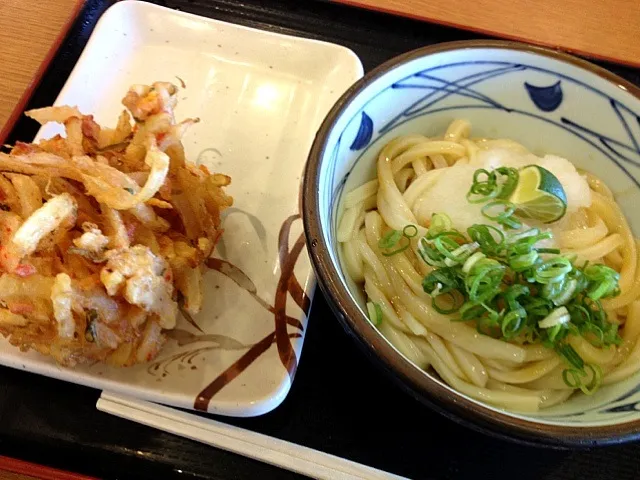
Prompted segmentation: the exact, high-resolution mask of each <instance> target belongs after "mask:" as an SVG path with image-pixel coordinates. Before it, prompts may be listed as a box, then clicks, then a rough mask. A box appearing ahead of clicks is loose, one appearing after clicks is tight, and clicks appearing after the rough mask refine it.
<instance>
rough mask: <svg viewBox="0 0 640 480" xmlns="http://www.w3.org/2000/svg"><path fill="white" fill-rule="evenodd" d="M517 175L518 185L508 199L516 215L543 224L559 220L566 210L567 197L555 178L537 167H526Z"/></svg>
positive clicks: (547, 171) (544, 169)
mask: <svg viewBox="0 0 640 480" xmlns="http://www.w3.org/2000/svg"><path fill="white" fill-rule="evenodd" d="M518 173H519V174H520V176H519V179H518V185H517V186H516V188H515V190H514V191H513V193H512V194H511V198H509V201H510V202H511V203H513V204H514V205H515V207H516V215H518V216H519V217H525V218H532V219H534V220H538V221H541V222H543V223H552V222H555V221H557V220H560V219H561V218H562V217H563V216H564V214H565V212H566V210H567V196H566V194H565V193H564V188H562V184H561V183H560V181H559V180H558V179H557V178H556V176H555V175H554V174H553V173H551V172H550V171H549V170H547V169H546V168H542V167H539V166H538V165H527V166H526V167H522V168H521V169H520V171H519V172H518Z"/></svg>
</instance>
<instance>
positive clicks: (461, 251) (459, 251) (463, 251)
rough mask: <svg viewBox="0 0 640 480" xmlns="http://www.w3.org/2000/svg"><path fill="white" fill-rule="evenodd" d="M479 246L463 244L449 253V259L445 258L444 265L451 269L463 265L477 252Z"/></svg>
mask: <svg viewBox="0 0 640 480" xmlns="http://www.w3.org/2000/svg"><path fill="white" fill-rule="evenodd" d="M478 247H479V245H478V244H477V243H475V242H474V243H465V244H464V245H461V246H459V247H458V248H456V249H455V250H454V251H453V252H451V256H452V257H454V258H455V259H453V258H451V257H447V258H446V259H445V260H444V263H445V265H446V266H447V267H453V266H454V265H458V264H460V263H463V262H464V261H465V260H466V259H467V258H469V257H470V256H471V254H472V253H474V252H475V251H476V250H478Z"/></svg>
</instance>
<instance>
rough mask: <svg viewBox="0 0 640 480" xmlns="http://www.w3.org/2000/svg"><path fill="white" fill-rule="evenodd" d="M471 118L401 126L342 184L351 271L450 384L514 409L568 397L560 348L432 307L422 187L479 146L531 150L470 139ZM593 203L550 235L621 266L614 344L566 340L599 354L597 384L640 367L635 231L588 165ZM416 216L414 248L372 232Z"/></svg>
mask: <svg viewBox="0 0 640 480" xmlns="http://www.w3.org/2000/svg"><path fill="white" fill-rule="evenodd" d="M470 127H471V125H470V124H469V122H467V121H465V120H455V121H453V122H452V123H451V124H450V125H449V127H448V128H447V130H446V133H445V134H444V136H443V137H442V138H427V137H424V136H422V135H407V136H401V137H398V138H395V139H393V140H392V141H390V142H389V143H387V144H386V145H385V146H384V148H383V149H382V151H381V152H380V154H379V156H378V160H377V179H376V180H372V181H370V182H367V183H365V184H364V185H361V186H359V187H357V188H355V189H354V190H352V191H351V192H349V193H347V194H346V196H345V199H344V202H343V206H342V207H343V215H342V218H341V220H340V224H339V228H338V232H337V237H338V241H339V242H340V246H341V248H342V252H341V253H342V259H343V264H344V267H345V268H346V271H347V273H348V275H349V276H350V277H351V278H352V280H354V282H356V283H357V284H359V285H363V286H364V292H365V293H366V296H367V299H368V301H372V302H375V303H377V304H379V305H380V307H381V310H382V313H383V321H382V322H381V323H380V324H379V326H378V329H379V330H380V332H381V333H382V334H383V335H384V336H385V337H386V338H387V339H388V340H389V341H390V342H391V343H392V344H393V345H394V346H395V347H396V348H397V349H398V350H399V351H400V352H401V353H402V354H404V355H405V356H406V357H407V358H408V359H409V360H411V361H412V362H414V363H415V364H416V365H418V366H419V367H420V368H422V369H425V370H426V369H428V368H429V367H430V366H431V367H433V369H434V370H435V371H436V372H437V373H438V374H439V376H440V377H441V378H442V379H443V380H444V381H445V382H446V383H447V384H449V385H450V386H451V387H452V388H454V389H456V390H458V391H459V392H462V393H464V394H466V395H468V396H470V397H472V398H475V399H478V400H481V401H485V402H487V403H489V404H492V405H495V406H498V407H503V408H506V409H509V410H515V411H524V412H526V411H537V410H539V409H541V408H547V407H550V406H552V405H556V404H559V403H561V402H564V401H565V400H566V399H567V398H569V396H571V394H572V393H573V390H572V389H571V388H569V387H568V386H567V385H566V384H565V383H564V381H563V379H562V371H563V369H565V368H566V364H565V363H564V361H563V360H562V359H561V358H560V357H559V356H558V354H557V353H556V352H555V351H553V350H551V349H547V348H545V347H543V346H542V345H533V344H529V345H519V344H516V343H509V342H507V341H504V340H498V339H494V338H492V337H490V336H487V335H483V334H480V333H478V331H477V330H476V328H475V327H474V326H472V325H469V324H465V323H461V322H453V321H451V317H450V316H447V315H443V314H440V313H438V312H436V311H435V310H434V309H433V308H432V307H431V297H430V296H429V295H428V294H427V293H425V292H424V291H423V289H422V279H423V277H424V276H425V275H427V274H428V273H429V272H430V271H431V269H432V267H430V266H429V265H427V264H426V263H425V262H424V261H422V260H421V259H420V258H419V256H418V254H417V239H418V238H419V237H421V236H423V235H424V234H425V233H426V230H427V229H426V228H425V227H426V226H427V225H428V222H429V220H430V219H429V218H421V216H420V209H419V208H414V207H415V206H417V205H419V203H420V196H421V193H422V192H424V191H425V190H426V189H427V188H428V187H429V186H430V185H432V184H433V182H436V181H437V178H438V175H439V173H440V172H441V171H442V169H446V168H448V167H449V166H451V165H453V164H454V163H460V162H465V163H467V162H469V160H470V159H473V158H475V155H477V153H478V152H479V151H480V150H482V149H489V148H507V149H511V150H513V151H516V152H518V153H526V152H527V150H526V149H525V148H524V147H523V146H522V145H520V144H518V143H516V142H513V141H511V140H504V139H501V140H490V139H471V138H469V133H470V130H471V128H470ZM584 175H585V176H586V178H587V180H588V183H589V187H590V188H591V193H592V204H591V206H590V207H589V208H582V209H580V210H578V211H577V212H576V213H574V214H572V217H571V218H570V219H569V221H568V222H566V224H567V225H569V227H568V229H567V230H564V231H562V232H560V234H559V235H557V237H556V241H557V242H559V244H560V248H561V249H562V250H563V251H565V252H566V251H567V250H571V251H573V252H576V253H578V254H579V255H582V256H583V257H584V258H588V259H589V260H591V261H592V262H597V263H604V264H606V265H608V266H610V267H612V268H614V269H616V270H617V271H618V272H620V289H621V294H620V295H619V296H617V297H614V298H611V299H606V300H603V302H602V303H603V306H604V308H605V311H606V312H607V314H608V316H609V321H612V322H616V323H618V324H620V330H619V332H620V335H621V337H622V340H623V341H622V343H621V345H619V346H617V347H616V346H610V347H606V348H604V347H603V348H596V347H594V346H592V345H591V344H590V343H589V342H588V341H586V340H585V339H583V338H582V337H580V336H570V337H569V342H570V343H571V345H572V346H573V347H574V348H575V350H576V351H577V352H578V353H579V354H580V356H581V357H582V358H583V359H584V360H585V361H586V362H588V363H597V364H598V365H600V366H601V368H602V370H603V373H604V380H603V384H605V385H606V384H611V383H615V382H620V381H622V380H624V379H626V378H628V377H629V376H631V375H633V374H634V373H635V372H637V371H638V370H640V300H638V297H639V295H640V268H637V267H638V252H639V248H638V246H637V245H638V243H637V242H638V240H636V238H635V237H634V235H633V233H632V232H631V230H630V228H629V225H628V223H627V221H626V219H625V217H624V215H623V213H622V212H621V210H620V208H619V206H618V205H617V203H616V202H615V200H614V197H613V195H612V193H611V191H610V190H609V188H607V186H606V185H604V184H603V182H602V181H601V180H599V179H598V178H596V177H595V176H594V175H592V174H589V173H584ZM409 224H412V225H416V226H417V228H418V235H416V236H415V237H414V238H413V239H412V241H411V248H408V249H406V250H405V251H403V252H401V253H398V254H395V255H392V256H384V255H382V254H381V252H380V250H379V248H378V241H379V239H380V238H381V236H382V235H384V233H385V232H386V231H387V230H388V229H396V230H402V229H403V228H404V227H405V226H407V225H409Z"/></svg>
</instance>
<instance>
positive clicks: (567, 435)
mask: <svg viewBox="0 0 640 480" xmlns="http://www.w3.org/2000/svg"><path fill="white" fill-rule="evenodd" d="M487 48H488V49H505V50H515V51H518V52H526V53H534V54H537V55H541V56H544V57H548V58H551V59H554V60H557V61H560V62H563V63H567V64H570V65H572V66H577V67H578V68H582V69H584V70H587V71H589V72H591V73H594V74H596V75H598V76H599V77H601V78H603V79H605V80H607V81H608V82H610V83H611V84H612V86H613V87H614V88H619V89H622V90H625V91H626V92H627V93H629V94H630V95H632V96H634V97H636V98H637V99H638V100H639V101H640V87H638V86H636V85H634V84H632V83H631V82H629V81H627V80H625V79H624V78H622V77H620V76H618V75H616V74H614V73H612V72H610V71H608V70H606V69H604V68H602V67H599V66H597V65H594V64H593V63H591V62H589V61H587V60H583V59H581V58H577V57H575V56H573V55H571V54H568V53H564V52H560V51H557V50H552V49H549V48H545V47H540V46H535V45H529V44H524V43H520V42H515V41H507V40H463V41H454V42H444V43H439V44H435V45H429V46H426V47H421V48H417V49H415V50H411V51H409V52H406V53H404V54H401V55H398V56H395V57H393V58H391V59H390V60H388V61H386V62H384V63H382V64H381V65H379V66H378V67H376V68H374V69H372V70H371V71H369V72H367V73H366V74H365V75H364V76H363V77H362V78H361V79H360V80H358V81H357V82H355V83H354V84H353V85H352V86H351V87H350V88H349V89H348V90H347V91H346V92H345V93H344V94H343V95H342V96H341V97H340V98H339V99H338V101H337V102H336V103H335V104H334V106H333V107H332V109H331V110H330V111H329V112H328V113H327V115H326V116H325V118H324V121H323V122H322V124H321V126H320V128H319V130H318V131H317V133H316V136H315V139H314V141H313V144H312V146H311V149H310V152H309V156H308V159H307V164H306V166H305V170H304V173H303V178H302V190H301V193H302V195H301V197H302V217H303V222H304V230H305V236H306V241H307V249H308V251H309V256H310V258H311V261H312V264H313V268H314V270H315V271H316V274H317V276H318V279H319V282H318V283H319V285H320V288H321V290H322V292H323V293H324V295H325V297H326V298H327V299H328V300H329V304H330V306H331V307H332V309H333V311H334V313H335V314H336V316H337V317H338V320H339V321H340V322H341V323H342V325H343V327H344V328H345V330H346V331H347V333H348V334H349V335H350V336H352V337H353V338H354V339H355V340H356V341H357V343H358V344H359V345H360V346H361V347H363V348H364V350H365V353H367V354H368V356H369V357H370V358H371V359H372V360H373V361H374V362H376V363H378V364H379V366H382V367H383V369H384V370H385V371H386V372H387V373H388V374H390V375H392V376H393V378H394V379H395V380H397V381H399V383H400V385H401V386H402V387H404V388H405V389H407V390H408V391H409V392H410V393H411V394H412V395H413V396H414V397H415V398H417V399H418V400H420V401H421V402H423V403H425V404H427V405H428V406H429V407H431V408H434V409H435V410H437V411H439V412H440V413H442V414H445V415H446V416H448V417H450V418H451V419H453V420H454V421H457V422H459V423H463V424H465V425H466V426H468V427H471V428H473V429H476V430H481V431H483V432H485V433H487V432H488V433H490V434H493V435H495V436H498V437H500V438H505V439H508V440H512V441H513V440H515V441H517V442H521V443H527V444H534V445H542V446H553V447H560V448H563V447H588V446H597V445H608V444H616V443H623V442H628V441H633V440H637V439H640V420H634V421H631V422H625V423H621V424H613V425H598V426H589V427H575V426H560V425H553V424H547V423H539V422H536V421H534V420H525V419H522V418H516V417H512V416H510V415H508V414H504V413H500V412H496V411H495V410H493V409H491V408H490V407H487V406H485V405H484V404H482V403H481V402H476V401H473V400H470V399H467V398H465V397H464V396H462V395H461V394H458V392H455V389H452V390H453V391H454V392H455V393H454V394H453V396H452V394H451V393H450V390H449V389H448V388H447V387H445V386H444V385H441V384H440V383H439V382H437V381H435V380H434V379H433V378H431V374H425V372H423V371H421V370H420V369H418V368H416V367H415V365H413V363H411V362H410V361H409V360H407V359H406V358H405V357H404V356H403V355H401V354H400V353H398V352H397V351H396V350H395V348H394V347H393V346H392V345H391V344H390V343H389V342H388V341H387V340H386V339H385V338H384V337H383V336H382V335H381V334H380V333H379V332H378V331H377V330H376V329H375V328H374V327H373V326H372V325H371V323H370V322H369V321H367V319H366V318H365V316H364V315H363V314H362V313H361V311H360V309H359V308H358V307H357V306H356V305H355V302H353V300H352V299H351V296H350V294H349V293H348V291H347V289H346V287H344V286H343V285H342V283H341V281H340V279H339V276H338V274H337V272H336V271H335V270H334V267H333V265H332V261H331V257H330V256H329V254H328V249H327V247H326V245H325V244H324V241H323V240H322V238H323V235H322V228H321V224H320V212H319V185H318V179H319V173H320V164H321V162H320V160H321V158H322V157H323V156H324V152H325V149H326V147H327V142H328V138H329V134H330V132H331V129H332V128H333V126H334V124H335V122H336V120H337V119H338V118H339V117H340V116H341V115H342V113H343V112H344V111H345V110H346V109H347V108H348V107H349V106H350V105H351V103H352V102H353V101H354V98H355V97H356V96H357V95H358V94H359V93H361V92H362V91H363V90H364V89H365V88H366V87H367V86H369V85H370V84H371V83H373V82H374V81H375V80H377V79H378V78H380V77H382V76H383V75H385V74H386V73H388V72H389V71H390V70H392V69H394V68H396V67H398V66H401V65H403V64H406V63H408V62H410V61H412V60H415V59H418V58H421V57H425V56H428V55H433V54H437V53H442V52H448V51H452V50H464V49H487Z"/></svg>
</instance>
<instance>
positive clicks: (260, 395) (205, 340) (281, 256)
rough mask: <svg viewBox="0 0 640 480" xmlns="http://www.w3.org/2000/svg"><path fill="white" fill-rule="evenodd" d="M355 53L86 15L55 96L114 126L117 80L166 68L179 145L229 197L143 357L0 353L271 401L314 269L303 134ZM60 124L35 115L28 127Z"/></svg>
mask: <svg viewBox="0 0 640 480" xmlns="http://www.w3.org/2000/svg"><path fill="white" fill-rule="evenodd" d="M361 75H362V65H361V63H360V61H359V59H358V58H357V57H356V56H355V54H353V52H351V51H350V50H348V49H346V48H344V47H340V46H337V45H333V44H329V43H323V42H318V41H313V40H308V39H302V38H295V37H290V36H285V35H279V34H274V33H269V32H264V31H261V30H255V29H250V28H245V27H241V26H238V25H233V24H228V23H223V22H220V21H215V20H210V19H206V18H202V17H198V16H195V15H190V14H186V13H182V12H177V11H173V10H170V9H166V8H162V7H158V6H155V5H151V4H147V3H142V2H135V1H127V2H119V3H117V4H115V5H114V6H112V7H111V8H110V9H109V10H108V11H107V12H106V13H105V14H104V15H103V17H102V18H101V19H100V21H99V22H98V25H97V26H96V28H95V31H94V32H93V34H92V36H91V38H90V40H89V42H88V44H87V47H86V48H85V50H84V52H83V54H82V56H81V57H80V60H79V61H78V64H77V65H76V67H75V69H74V70H73V72H72V74H71V76H70V77H69V79H68V81H67V83H66V85H65V87H64V88H63V90H62V92H61V93H60V95H59V97H58V98H57V100H56V102H55V103H56V105H77V106H78V108H79V109H80V111H82V112H83V113H92V114H94V116H95V118H96V120H97V121H98V123H101V124H103V125H115V122H116V119H117V116H118V114H119V112H120V111H121V110H122V108H123V107H122V104H121V103H120V100H121V98H122V97H123V96H124V94H125V93H126V91H127V89H128V88H129V86H130V85H132V84H136V83H142V84H150V83H152V82H154V81H159V80H164V81H172V82H173V83H175V84H176V85H179V84H180V80H178V79H177V78H176V77H179V78H180V79H181V80H183V81H184V82H185V84H186V88H184V89H182V88H181V89H180V92H179V97H178V98H179V101H178V107H177V109H176V117H177V120H178V121H179V120H181V119H184V118H187V117H199V118H200V119H201V122H200V123H198V124H196V125H195V126H194V127H192V129H191V130H190V131H189V132H188V133H187V135H186V137H185V138H184V140H183V142H184V145H185V150H186V155H187V158H188V159H190V160H192V161H194V162H196V163H198V164H204V165H206V166H207V167H208V168H209V169H210V170H211V171H214V172H219V173H225V174H227V175H230V176H231V177H232V184H231V185H230V186H229V187H228V193H229V194H231V195H232V196H233V197H234V206H233V207H232V208H230V209H229V210H228V211H227V212H226V215H225V217H224V220H223V227H224V229H225V232H224V235H223V240H222V241H221V242H220V244H219V245H218V247H217V248H216V251H215V253H214V257H215V258H218V259H220V260H219V261H217V267H216V265H212V267H213V268H211V269H210V270H208V272H207V273H206V276H205V304H204V308H203V311H202V313H201V314H199V315H198V316H197V317H196V318H194V319H193V320H194V322H195V324H197V328H196V327H195V326H194V325H193V324H191V323H190V322H188V321H187V320H186V319H184V318H181V319H180V320H179V321H178V326H177V328H176V330H174V331H171V332H168V335H169V341H168V342H167V344H166V345H165V347H164V348H163V350H162V351H161V352H160V354H159V356H158V358H157V360H156V361H154V362H153V363H150V364H144V365H138V366H134V367H130V368H120V369H116V368H111V367H106V366H104V365H93V366H89V367H76V368H74V369H69V368H63V367H60V366H58V365H56V364H55V362H53V361H52V360H51V359H49V358H46V357H43V356H41V355H39V354H37V353H34V352H29V353H21V352H20V351H18V349H16V348H15V347H12V346H11V345H9V344H8V343H7V342H6V341H4V340H2V342H1V343H0V363H1V364H3V365H8V366H11V367H16V368H20V369H24V370H28V371H31V372H36V373H40V374H43V375H48V376H51V377H55V378H59V379H62V380H67V381H70V382H75V383H79V384H84V385H89V386H92V387H95V388H100V389H104V390H110V391H114V392H119V393H122V394H126V395H130V396H134V397H138V398H141V399H146V400H150V401H155V402H159V403H164V404H167V405H173V406H177V407H182V408H190V409H198V410H203V411H209V412H212V413H217V414H223V415H234V416H253V415H259V414H262V413H265V412H268V411H270V410H272V409H273V408H275V407H276V406H278V405H279V404H280V403H281V402H282V400H284V398H285V396H286V395H287V392H288V391H289V388H290V386H291V381H292V379H293V375H294V373H295V369H296V366H297V362H298V360H299V358H300V354H301V350H302V343H303V339H304V332H305V329H306V325H307V314H308V310H309V304H310V298H311V296H312V293H313V290H314V288H315V279H314V276H313V272H312V269H311V266H310V263H309V260H308V257H307V255H306V251H305V246H304V236H303V231H302V221H301V220H300V217H299V208H298V204H299V187H300V181H301V177H302V171H303V167H304V163H305V161H306V157H307V154H308V151H309V148H310V146H311V142H312V141H313V136H314V134H315V132H316V130H317V129H318V127H319V126H320V123H321V122H322V119H323V118H324V116H325V114H326V113H327V112H328V110H329V109H330V108H331V106H332V105H333V103H334V102H335V101H336V100H337V99H338V97H339V96H340V95H341V94H342V93H343V92H344V91H345V90H346V89H347V88H348V87H349V86H350V85H351V84H352V83H353V82H354V81H355V80H357V79H358V78H359V77H360V76H361ZM58 132H60V128H59V126H57V125H47V126H46V127H44V128H43V129H41V131H40V132H39V133H38V138H43V137H49V136H51V135H53V134H55V133H58Z"/></svg>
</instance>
